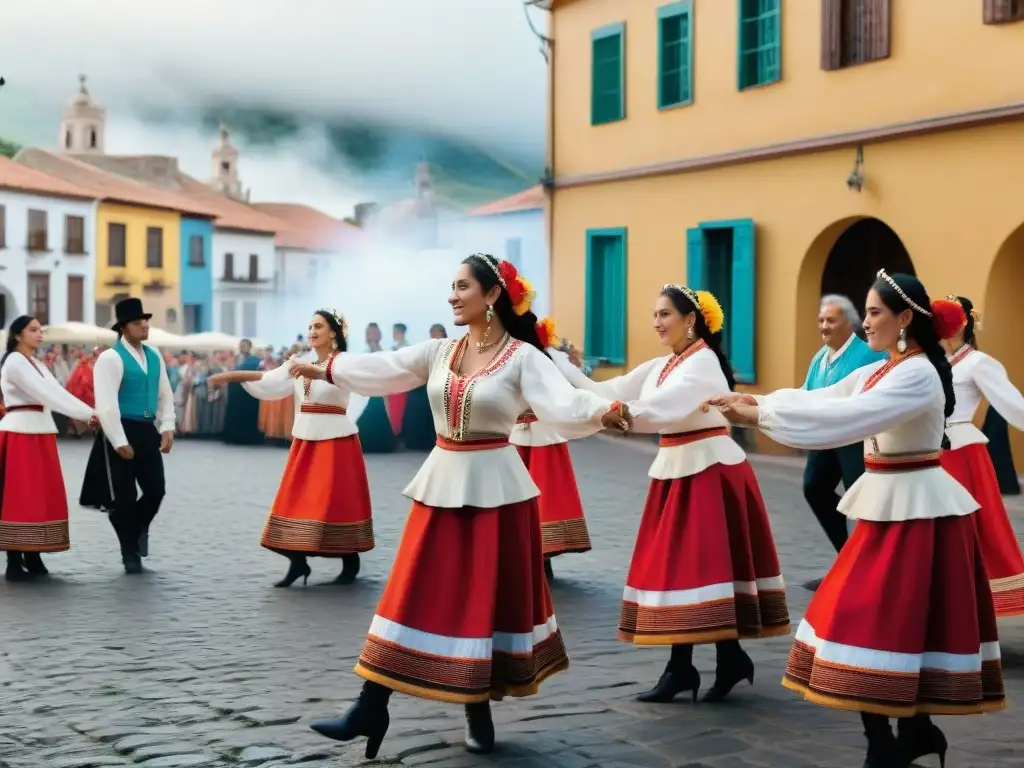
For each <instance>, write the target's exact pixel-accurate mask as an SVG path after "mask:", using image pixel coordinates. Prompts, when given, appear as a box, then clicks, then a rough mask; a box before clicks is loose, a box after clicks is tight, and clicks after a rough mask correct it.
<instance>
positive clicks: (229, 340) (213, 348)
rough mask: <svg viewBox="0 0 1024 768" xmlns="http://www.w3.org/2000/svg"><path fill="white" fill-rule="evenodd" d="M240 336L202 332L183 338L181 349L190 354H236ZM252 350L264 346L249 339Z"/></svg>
mask: <svg viewBox="0 0 1024 768" xmlns="http://www.w3.org/2000/svg"><path fill="white" fill-rule="evenodd" d="M242 338H243V337H241V336H232V335H230V334H227V333H220V332H219V331H204V332H203V333H193V334H190V335H188V336H185V337H184V338H183V339H182V341H183V342H184V344H182V347H181V348H182V349H187V350H189V351H191V352H237V351H238V345H239V344H241V343H242ZM249 340H250V341H251V342H252V346H253V349H259V348H261V347H265V346H266V344H265V343H264V342H262V341H260V340H259V339H249Z"/></svg>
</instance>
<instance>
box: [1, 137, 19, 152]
mask: <svg viewBox="0 0 1024 768" xmlns="http://www.w3.org/2000/svg"><path fill="white" fill-rule="evenodd" d="M19 149H21V145H20V144H17V143H15V142H13V141H10V140H8V139H5V138H3V137H2V136H0V156H3V157H14V156H15V155H16V154H18V150H19Z"/></svg>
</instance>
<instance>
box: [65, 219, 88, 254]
mask: <svg viewBox="0 0 1024 768" xmlns="http://www.w3.org/2000/svg"><path fill="white" fill-rule="evenodd" d="M64 251H65V253H78V254H81V253H85V219H84V218H83V217H81V216H65V217H64Z"/></svg>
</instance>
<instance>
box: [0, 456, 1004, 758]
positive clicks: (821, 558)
mask: <svg viewBox="0 0 1024 768" xmlns="http://www.w3.org/2000/svg"><path fill="white" fill-rule="evenodd" d="M652 447H653V446H648V445H646V444H632V443H631V444H625V443H623V442H621V441H619V442H616V441H613V440H611V439H608V438H603V437H602V438H594V439H591V440H588V441H584V442H581V443H579V444H577V445H574V446H573V456H574V459H575V461H576V471H577V474H578V479H579V482H580V487H581V489H582V493H583V500H584V506H585V509H586V512H587V519H588V522H589V525H590V534H591V538H592V540H593V542H594V547H595V549H594V551H593V552H591V553H589V554H586V555H568V556H565V557H562V558H559V559H557V560H556V561H555V563H554V568H555V574H556V583H555V586H554V590H553V591H554V598H555V605H556V609H557V614H558V619H559V624H560V625H561V627H562V629H563V632H564V635H565V640H566V643H567V645H568V648H569V654H570V657H571V660H572V667H571V668H570V670H569V671H568V672H566V673H564V674H561V675H558V676H557V677H555V678H554V679H552V680H551V681H549V682H548V683H547V684H546V685H545V686H544V688H543V690H542V692H541V695H539V696H536V697H533V698H529V699H524V700H508V701H506V702H503V703H500V704H496V705H495V706H494V716H495V721H496V724H497V726H498V739H499V747H498V750H497V751H496V752H495V753H494V754H492V755H490V756H488V757H476V756H472V755H468V754H466V753H465V752H464V751H463V749H462V746H461V741H462V724H463V720H462V711H461V709H460V708H458V707H452V706H442V705H437V704H433V703H431V702H426V701H421V700H415V699H410V698H408V697H403V696H397V695H396V696H395V697H394V698H393V699H392V705H391V712H392V722H391V729H390V732H389V734H388V738H387V739H386V740H385V742H384V746H383V749H382V751H381V762H383V763H385V764H391V765H406V766H430V768H457V767H460V766H493V765H500V766H504V767H505V768H513V767H514V768H542V767H545V768H585V766H601V767H602V768H613V767H614V766H686V767H687V768H745V767H746V766H763V767H769V766H770V768H789V767H791V766H792V767H793V768H800V767H802V766H825V767H828V768H830V767H832V766H835V767H836V768H843V767H844V766H859V765H860V764H861V761H862V760H863V749H864V741H863V736H862V735H861V726H860V721H859V719H858V718H857V716H856V715H853V714H846V713H841V712H833V711H830V710H825V709H822V708H820V707H817V706H814V705H811V704H808V703H804V702H802V701H801V700H800V699H799V698H798V697H796V696H795V695H794V694H791V693H790V692H788V691H786V690H784V689H783V688H782V687H781V686H780V684H779V680H780V677H781V675H782V669H783V665H784V663H785V659H786V655H787V653H788V650H789V645H790V640H789V639H788V638H777V639H771V640H765V641H760V642H749V643H745V647H746V648H747V650H748V651H749V652H750V654H751V656H752V658H753V659H754V661H755V663H756V665H757V677H756V681H755V684H754V686H753V687H748V686H746V685H745V684H741V686H739V687H737V688H736V690H735V692H734V694H733V696H732V697H731V698H730V700H729V701H728V702H727V703H723V704H718V705H699V704H698V705H696V706H694V705H691V704H690V703H689V702H688V701H685V702H684V701H679V702H677V703H674V704H672V705H661V706H659V705H641V704H638V703H636V702H634V700H633V697H634V696H635V694H636V693H638V692H639V691H640V690H644V689H645V687H649V686H650V684H652V683H653V682H654V681H656V680H657V678H658V676H659V674H660V673H661V670H662V667H663V665H664V662H665V660H666V656H667V651H666V650H659V649H651V650H644V649H634V648H631V647H629V646H626V645H624V644H622V643H619V642H617V641H616V640H615V626H616V621H617V618H618V611H619V599H620V596H621V592H622V586H623V580H624V576H625V572H626V568H627V566H628V562H629V556H630V552H631V550H632V543H633V537H634V534H635V531H636V527H637V523H638V518H639V513H640V509H641V507H642V503H643V497H644V492H645V488H646V482H647V477H646V473H647V468H648V465H649V462H650V459H651V450H650V449H651V448H652ZM87 454H88V445H87V444H86V443H75V442H70V443H63V444H62V447H61V455H62V460H63V464H64V470H65V475H66V478H67V481H68V486H69V490H70V496H71V497H72V499H75V500H77V496H78V489H79V484H80V481H81V478H82V474H83V471H84V467H85V461H86V458H87ZM285 456H286V451H285V450H282V449H279V448H272V447H263V448H252V449H245V448H228V447H225V446H222V445H219V444H214V443H203V442H187V441H179V442H178V444H177V445H176V446H175V450H174V452H173V453H172V455H171V456H170V457H169V459H168V461H167V475H168V487H169V494H168V497H167V499H166V501H165V503H164V506H163V511H162V512H161V514H160V516H159V517H158V519H157V523H156V525H155V526H154V531H153V535H152V540H151V545H150V546H151V552H152V554H151V556H150V557H149V558H148V560H147V565H148V566H149V568H150V571H149V572H148V573H146V574H144V575H142V576H138V577H126V576H125V574H124V572H123V569H122V567H121V563H120V559H119V557H118V555H117V548H116V543H115V538H114V535H113V531H112V530H111V528H110V525H109V523H108V521H107V519H106V516H105V515H103V514H100V513H98V512H94V511H91V510H83V509H80V508H78V507H77V506H72V512H71V531H72V543H73V547H74V548H73V550H72V551H71V552H69V553H66V554H62V555H54V556H50V557H48V558H47V563H48V565H49V567H50V570H51V572H52V575H51V576H50V577H49V578H48V579H47V580H46V581H45V582H44V583H33V584H6V583H3V582H0V616H2V621H0V766H6V767H7V768H100V767H106V766H145V767H146V768H179V767H181V768H184V767H185V766H236V765H237V766H253V767H256V766H259V767H260V768H271V766H273V767H274V768H282V767H283V766H302V767H303V768H321V767H324V768H326V766H352V765H359V764H360V763H361V762H362V752H363V749H364V743H365V742H364V740H359V741H358V742H356V743H354V744H350V745H344V744H340V745H339V744H334V743H332V742H329V741H326V740H324V739H322V738H321V737H319V736H317V735H316V734H315V733H313V732H312V731H310V730H309V729H308V727H307V723H308V722H309V721H310V720H311V719H313V718H316V717H322V716H327V715H332V714H334V713H336V712H338V711H339V710H341V709H343V708H344V707H345V706H347V704H348V702H349V701H350V700H351V699H352V698H353V697H354V696H355V695H356V693H357V692H358V690H359V685H360V681H359V680H358V679H357V678H356V677H355V675H354V674H352V667H353V665H354V663H355V659H356V656H357V655H358V653H359V651H360V648H361V645H362V640H363V636H364V633H365V631H366V629H367V626H368V624H369V621H370V618H371V616H372V614H373V610H374V606H375V603H376V600H377V597H378V595H379V593H380V591H381V589H382V587H383V584H384V581H385V579H386V577H387V573H388V570H389V567H390V565H391V561H392V558H393V555H394V551H395V547H396V545H397V543H398V538H399V535H400V533H401V530H402V526H403V524H404V520H405V516H406V512H407V509H408V500H407V499H405V497H403V496H402V495H401V489H402V488H403V487H404V485H405V483H406V482H407V481H408V480H409V478H411V477H412V475H413V474H414V472H415V471H416V468H417V467H418V465H419V463H420V462H421V461H422V459H423V454H416V453H403V454H393V455H387V456H370V457H368V466H369V471H370V479H371V483H372V492H373V501H374V525H375V530H376V537H377V549H375V550H374V551H373V552H371V553H369V554H368V555H366V556H364V558H363V569H362V573H361V575H360V578H359V581H358V582H357V583H356V584H355V585H354V586H349V587H344V586H335V585H327V584H326V583H327V582H329V581H330V580H331V579H333V578H334V576H335V575H336V569H337V568H340V563H335V562H333V561H324V560H311V565H312V567H313V576H312V578H311V579H310V583H309V586H307V587H305V588H304V587H302V586H301V582H300V583H299V584H298V585H297V586H294V587H292V588H291V589H287V590H282V589H272V588H271V584H272V583H273V582H274V581H276V580H277V579H279V578H280V577H281V576H282V575H283V574H284V571H285V569H286V562H285V560H284V559H283V558H281V557H279V556H277V555H274V554H272V553H270V552H267V551H266V550H263V549H261V548H260V547H259V537H260V532H261V530H262V526H263V523H264V519H265V515H266V511H267V508H268V506H269V504H270V501H271V500H272V498H273V495H274V492H275V490H276V486H277V482H278V480H279V478H280V474H281V471H282V468H283V466H284V461H285ZM799 466H800V465H799V464H794V463H793V462H791V461H788V460H781V459H769V458H763V459H756V460H755V468H756V470H757V474H758V477H759V478H760V481H761V484H762V489H763V492H764V495H765V497H766V500H767V503H768V508H769V512H770V514H771V518H772V524H773V527H774V531H775V536H776V540H777V542H778V546H779V551H780V556H781V558H782V565H783V573H784V576H785V578H786V581H787V584H788V585H789V598H790V610H791V614H792V618H793V622H794V627H795V625H796V623H797V620H798V619H799V617H800V616H801V615H802V613H803V610H804V608H805V607H806V604H807V600H808V598H809V596H810V593H808V592H806V591H805V590H803V589H802V588H801V587H800V584H802V583H804V582H806V581H809V580H811V579H814V578H818V577H820V576H821V575H822V574H823V573H824V571H825V569H826V568H827V567H828V565H829V563H830V561H831V558H830V556H829V551H830V549H829V546H828V544H827V541H826V539H825V537H824V534H823V533H822V532H821V531H820V529H819V528H818V527H817V524H816V523H815V521H814V519H813V517H812V516H811V513H810V511H809V509H808V508H807V506H806V504H805V503H804V501H803V498H802V495H801V492H800V474H799ZM1011 506H1013V508H1014V511H1013V513H1012V514H1013V517H1014V524H1015V526H1016V528H1017V530H1018V531H1024V513H1022V512H1021V502H1020V501H1019V500H1013V501H1012V502H1011ZM1000 629H1001V639H1002V641H1003V657H1004V665H1005V668H1006V676H1007V685H1008V693H1009V696H1010V698H1011V702H1010V709H1009V710H1008V711H1006V712H1004V713H1000V714H995V715H991V716H987V717H969V718H943V719H941V720H940V721H939V724H940V725H941V727H942V728H943V729H944V730H945V732H946V734H947V736H948V737H949V740H950V742H951V744H952V747H951V750H950V754H949V757H948V761H947V765H949V766H950V768H1001V767H1002V766H1006V767H1007V768H1009V767H1010V766H1020V765H1022V764H1024V731H1022V730H1021V729H1020V727H1019V724H1020V716H1021V715H1020V711H1019V710H1016V709H1015V704H1018V703H1019V702H1020V701H1021V699H1022V698H1024V621H1022V620H1009V621H1003V622H1001V624H1000ZM695 662H696V664H697V667H698V669H699V670H700V672H701V674H702V676H703V678H704V681H703V685H704V687H705V688H707V687H708V686H710V684H711V681H712V680H713V677H714V654H713V650H712V649H711V648H710V647H708V648H698V649H697V651H696V654H695ZM685 698H686V697H685V696H681V697H680V699H685ZM930 759H933V760H934V758H930ZM934 764H936V765H937V763H934ZM924 765H930V764H929V763H924Z"/></svg>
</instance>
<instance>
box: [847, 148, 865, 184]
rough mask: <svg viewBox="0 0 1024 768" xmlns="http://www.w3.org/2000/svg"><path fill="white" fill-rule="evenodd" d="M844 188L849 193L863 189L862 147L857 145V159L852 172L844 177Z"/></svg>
mask: <svg viewBox="0 0 1024 768" xmlns="http://www.w3.org/2000/svg"><path fill="white" fill-rule="evenodd" d="M846 186H847V188H848V189H849V190H850V191H851V192H860V191H861V190H862V189H864V147H863V146H862V145H861V144H858V145H857V158H856V160H854V162H853V170H852V171H850V175H849V176H847V177H846Z"/></svg>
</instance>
